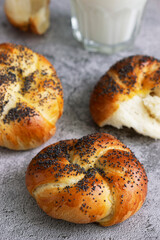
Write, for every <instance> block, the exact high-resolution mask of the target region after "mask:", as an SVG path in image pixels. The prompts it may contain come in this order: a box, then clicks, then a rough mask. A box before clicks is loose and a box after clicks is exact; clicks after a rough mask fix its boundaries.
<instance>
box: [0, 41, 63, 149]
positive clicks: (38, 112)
mask: <svg viewBox="0 0 160 240" xmlns="http://www.w3.org/2000/svg"><path fill="white" fill-rule="evenodd" d="M0 93H1V94H0V95H1V97H0V146H4V147H7V148H10V149H14V150H25V149H30V148H35V147H37V146H39V145H41V144H42V143H44V142H45V141H47V140H48V139H49V138H50V137H51V136H53V135H54V133H55V129H56V128H55V124H56V121H57V120H58V118H59V117H60V116H61V114H62V111H63V96H62V86H61V83H60V80H59V79H58V77H57V75H56V71H55V69H54V68H53V66H52V65H51V63H50V62H49V61H48V60H47V59H46V58H45V57H43V56H42V55H39V54H37V53H34V52H33V51H32V50H30V49H28V48H26V47H24V46H20V45H15V44H9V43H5V44H0Z"/></svg>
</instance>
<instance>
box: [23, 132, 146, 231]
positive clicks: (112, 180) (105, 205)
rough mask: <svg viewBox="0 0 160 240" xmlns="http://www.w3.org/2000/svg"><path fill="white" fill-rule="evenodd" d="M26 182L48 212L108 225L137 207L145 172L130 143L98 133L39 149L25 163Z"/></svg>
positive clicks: (59, 216) (142, 190) (134, 210)
mask: <svg viewBox="0 0 160 240" xmlns="http://www.w3.org/2000/svg"><path fill="white" fill-rule="evenodd" d="M26 186H27V189H28V191H29V192H30V194H31V195H32V196H33V197H34V198H35V199H36V201H37V203H38V205H39V206H40V207H41V208H42V209H43V210H44V211H45V212H46V213H47V214H48V215H50V216H51V217H53V218H58V219H63V220H66V221H70V222H74V223H81V224H83V223H90V222H99V223H100V224H101V225H102V226H111V225H114V224H117V223H120V222H122V221H124V220H126V219H127V218H129V217H130V216H132V215H133V214H134V213H135V212H137V211H138V210H139V209H140V207H141V206H142V204H143V202H144V200H145V198H146V194H147V176H146V173H145V170H144V168H143V166H142V165H141V164H140V162H139V161H138V160H137V159H136V157H135V156H134V154H133V153H132V152H131V150H130V149H129V148H127V147H126V146H125V145H124V144H122V143H121V142H120V141H118V140H117V139H116V138H114V137H113V136H111V135H109V134H105V133H97V134H92V135H88V136H85V137H83V138H81V139H73V140H66V141H60V142H58V143H55V144H53V145H50V146H48V147H46V148H45V149H43V150H42V151H41V152H40V153H38V154H37V156H35V157H34V158H33V160H32V161H31V162H30V164H29V166H28V169H27V172H26Z"/></svg>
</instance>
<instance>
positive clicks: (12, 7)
mask: <svg viewBox="0 0 160 240" xmlns="http://www.w3.org/2000/svg"><path fill="white" fill-rule="evenodd" d="M48 3H49V0H23V1H22V0H5V11H6V14H7V16H8V17H9V19H10V21H11V23H12V22H14V25H16V24H17V26H18V25H19V26H21V28H22V29H23V30H26V29H27V27H26V26H27V25H28V26H29V25H30V27H31V28H32V30H33V32H36V33H38V34H42V33H44V32H45V31H46V30H47V28H48V27H49V7H48ZM23 25H24V27H23Z"/></svg>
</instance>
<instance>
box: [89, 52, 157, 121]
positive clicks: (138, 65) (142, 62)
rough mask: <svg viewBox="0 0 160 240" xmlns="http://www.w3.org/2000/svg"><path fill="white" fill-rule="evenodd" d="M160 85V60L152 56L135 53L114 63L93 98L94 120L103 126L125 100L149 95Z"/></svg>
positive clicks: (91, 105)
mask: <svg viewBox="0 0 160 240" xmlns="http://www.w3.org/2000/svg"><path fill="white" fill-rule="evenodd" d="M156 88H160V61H159V60H157V59H155V58H153V57H149V56H142V55H137V56H131V57H128V58H125V59H122V60H120V61H119V62H117V63H116V64H115V65H113V66H112V67H111V68H110V69H109V70H108V71H107V72H106V74H105V75H104V76H102V77H101V79H100V81H99V82H98V83H97V84H96V86H95V88H94V90H93V92H92V94H91V98H90V112H91V115H92V117H93V119H94V121H95V122H96V123H97V124H98V125H99V126H103V125H104V122H106V121H107V119H109V118H110V117H111V116H112V115H113V113H115V112H116V111H117V110H118V108H119V105H120V103H121V102H123V101H128V100H129V99H131V98H133V97H134V96H135V95H139V96H145V95H147V94H150V93H151V92H154V90H155V89H156Z"/></svg>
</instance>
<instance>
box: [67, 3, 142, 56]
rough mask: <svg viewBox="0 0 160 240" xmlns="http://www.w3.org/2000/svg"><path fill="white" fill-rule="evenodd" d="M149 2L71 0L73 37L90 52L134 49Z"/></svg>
mask: <svg viewBox="0 0 160 240" xmlns="http://www.w3.org/2000/svg"><path fill="white" fill-rule="evenodd" d="M146 2H147V0H71V11H72V18H71V23H72V29H73V35H74V37H75V38H76V39H77V40H78V41H81V42H83V44H84V47H85V48H86V49H87V50H89V51H99V52H104V53H108V54H112V53H114V52H117V51H120V50H123V49H125V48H129V47H131V46H132V45H133V43H134V40H135V38H136V36H137V33H138V30H139V28H140V24H141V19H142V15H143V11H144V8H145V5H146Z"/></svg>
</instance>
